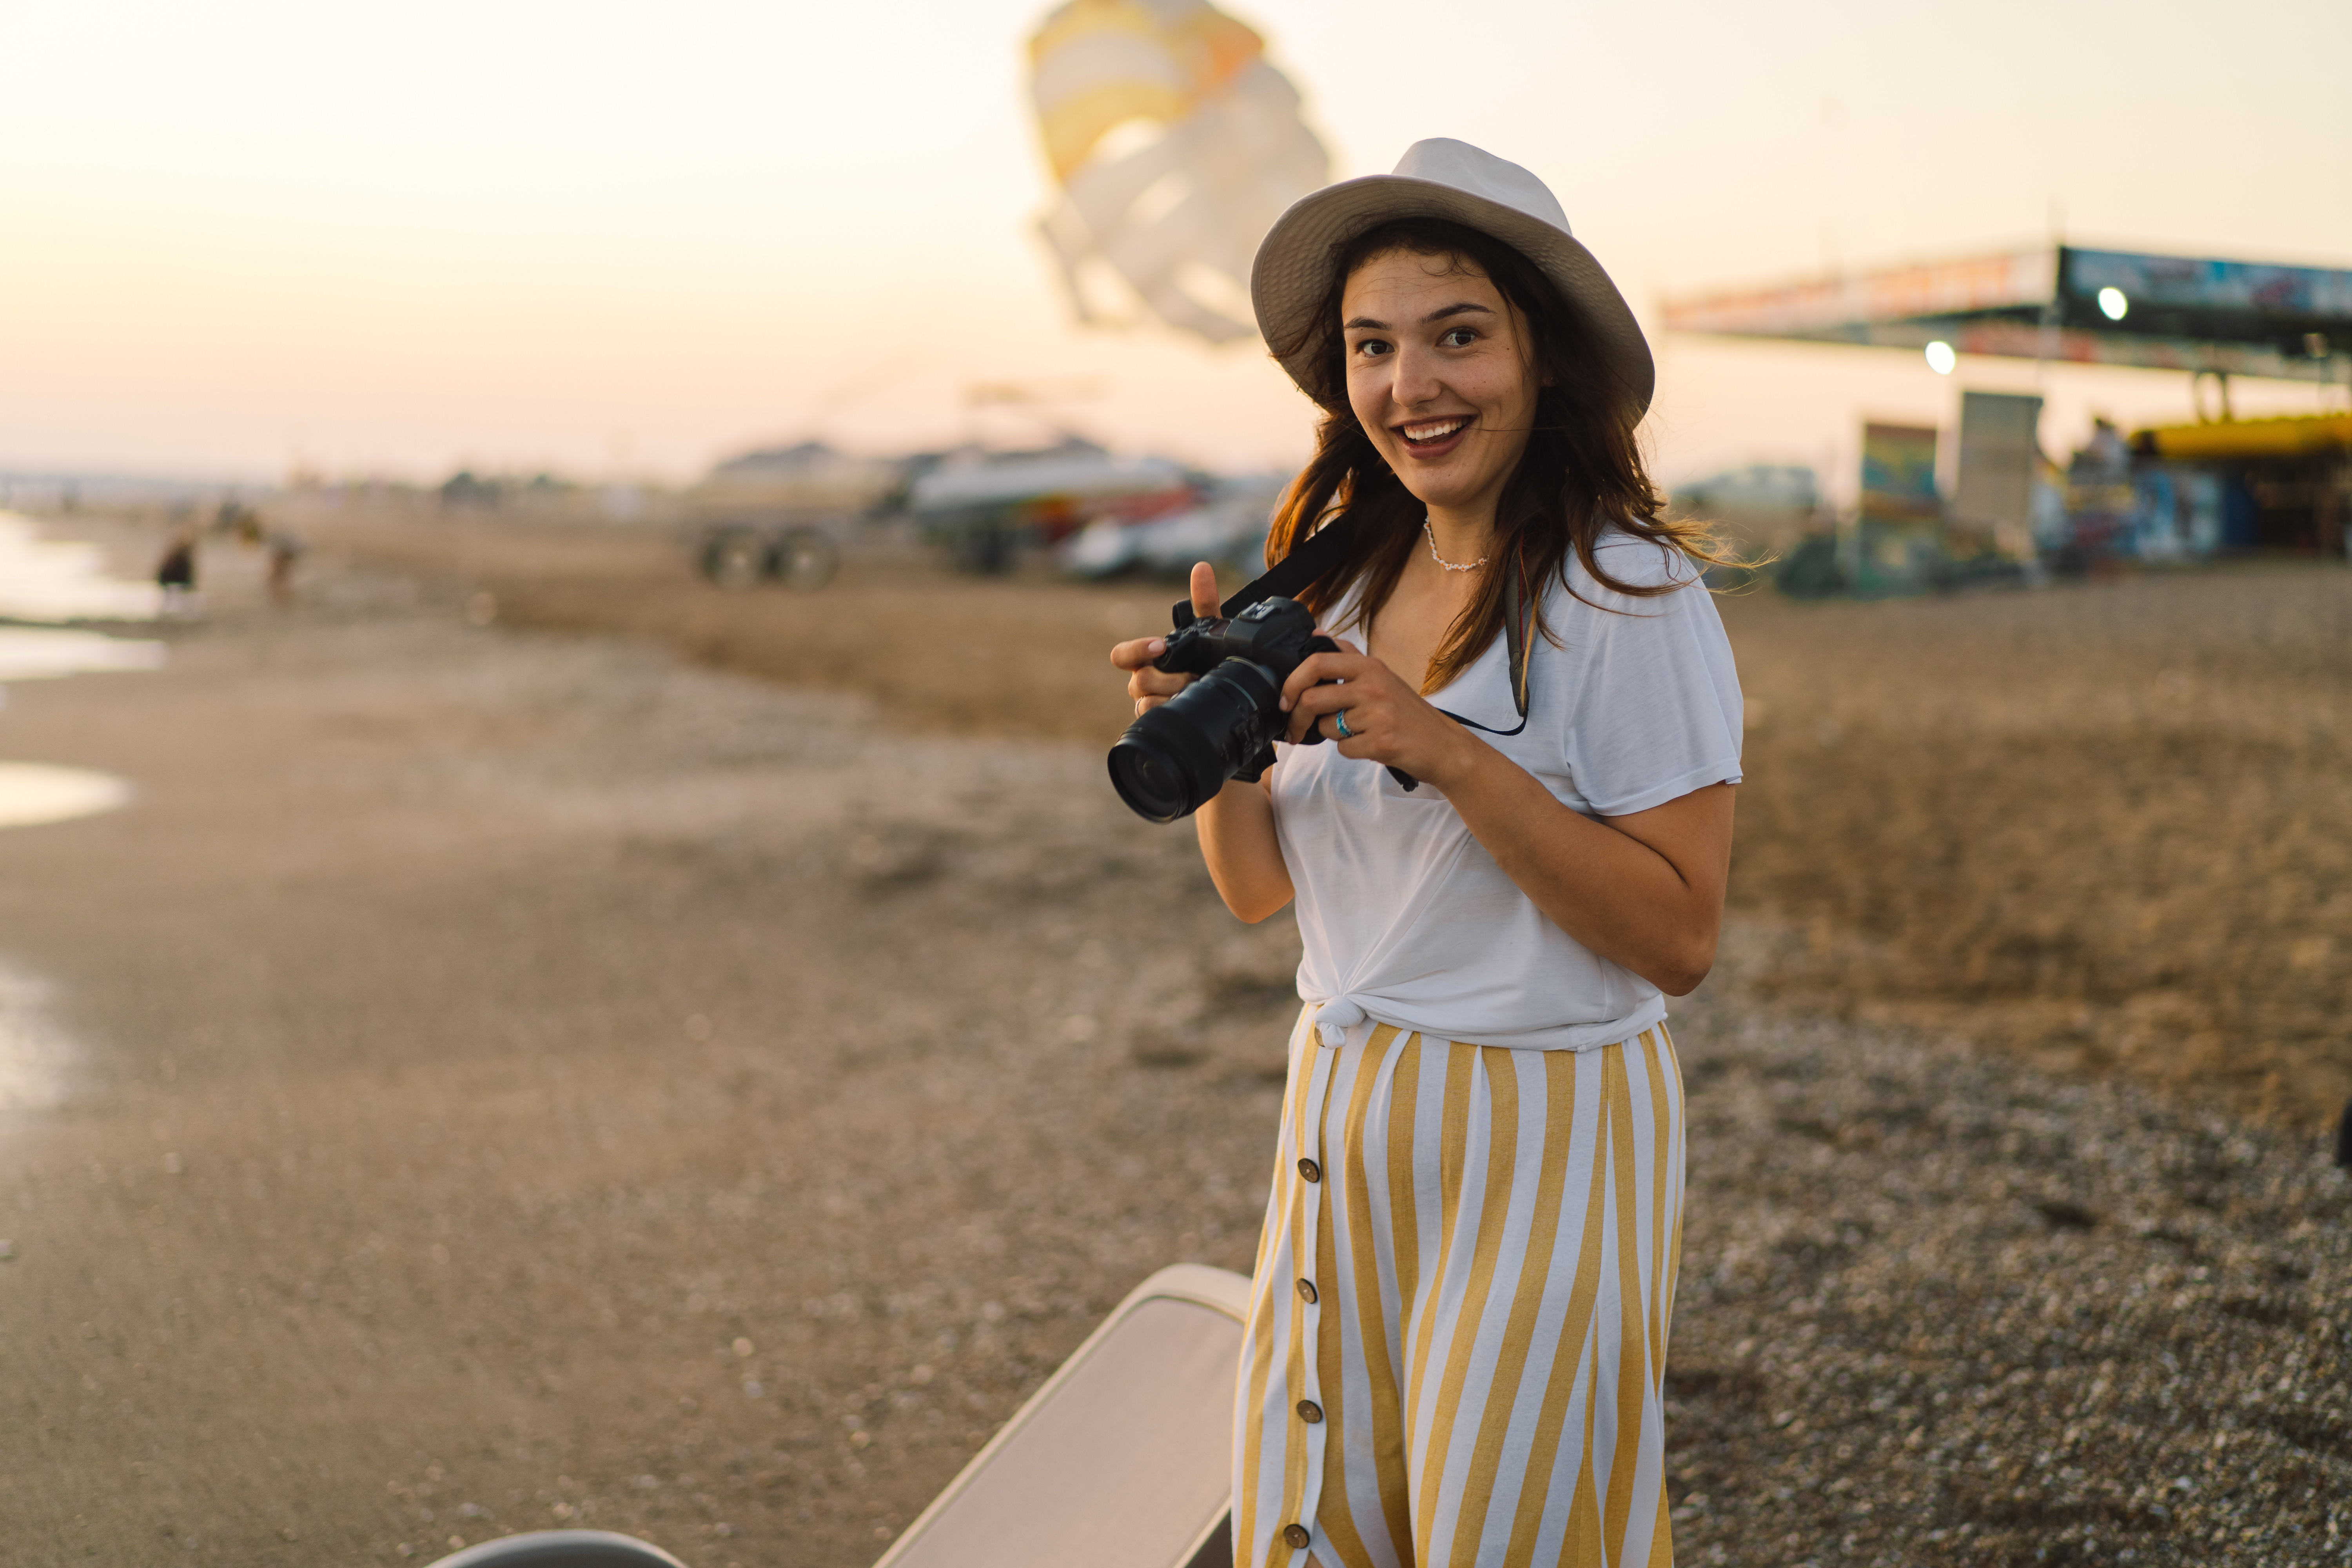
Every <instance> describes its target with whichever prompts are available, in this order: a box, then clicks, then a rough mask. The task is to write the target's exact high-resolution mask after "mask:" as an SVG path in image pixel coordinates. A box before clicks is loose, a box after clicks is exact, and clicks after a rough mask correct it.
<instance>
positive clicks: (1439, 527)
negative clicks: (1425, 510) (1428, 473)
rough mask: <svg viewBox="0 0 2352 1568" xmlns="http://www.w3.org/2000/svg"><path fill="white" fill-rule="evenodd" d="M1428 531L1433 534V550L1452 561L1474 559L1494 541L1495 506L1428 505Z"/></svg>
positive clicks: (1490, 504) (1491, 504)
mask: <svg viewBox="0 0 2352 1568" xmlns="http://www.w3.org/2000/svg"><path fill="white" fill-rule="evenodd" d="M1429 531H1431V532H1432V533H1433V534H1434V535H1436V537H1437V552H1438V553H1439V554H1440V555H1443V556H1444V557H1446V558H1447V559H1448V560H1453V561H1475V560H1476V559H1478V557H1479V556H1481V555H1484V554H1485V553H1486V547H1487V546H1488V545H1489V544H1491V543H1493V542H1494V541H1495V507H1494V503H1493V502H1491V501H1489V502H1488V503H1486V505H1485V506H1467V507H1436V506H1433V507H1431V508H1430V509H1429Z"/></svg>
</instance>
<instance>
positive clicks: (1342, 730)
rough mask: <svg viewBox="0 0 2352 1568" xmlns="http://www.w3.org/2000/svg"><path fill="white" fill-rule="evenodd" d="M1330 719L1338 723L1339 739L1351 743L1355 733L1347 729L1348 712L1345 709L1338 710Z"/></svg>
mask: <svg viewBox="0 0 2352 1568" xmlns="http://www.w3.org/2000/svg"><path fill="white" fill-rule="evenodd" d="M1332 717H1333V718H1335V719H1337V720H1338V721H1339V739H1341V740H1343V741H1352V740H1354V739H1355V738H1356V736H1355V731H1351V730H1349V728H1348V710H1346V709H1345V708H1342V709H1339V710H1338V711H1337V712H1335V713H1333V714H1332Z"/></svg>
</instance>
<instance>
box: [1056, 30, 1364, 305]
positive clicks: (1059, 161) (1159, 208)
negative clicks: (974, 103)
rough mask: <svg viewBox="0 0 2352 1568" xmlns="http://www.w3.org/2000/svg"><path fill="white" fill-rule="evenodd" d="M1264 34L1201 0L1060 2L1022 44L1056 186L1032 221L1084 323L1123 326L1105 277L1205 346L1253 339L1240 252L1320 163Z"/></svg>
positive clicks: (1311, 179)
mask: <svg viewBox="0 0 2352 1568" xmlns="http://www.w3.org/2000/svg"><path fill="white" fill-rule="evenodd" d="M1264 50H1265V42H1264V40H1263V39H1261V38H1260V37H1258V35H1257V34H1256V33H1255V32H1254V31H1252V30H1251V29H1250V28H1249V27H1248V26H1244V24H1243V23H1241V22H1239V21H1236V20H1235V19H1234V18H1233V17H1231V16H1226V15H1225V14H1224V13H1223V12H1222V11H1220V10H1218V9H1217V8H1216V7H1215V6H1213V5H1208V4H1206V3H1205V0H1068V3H1067V4H1066V5H1062V6H1060V7H1059V8H1057V9H1056V10H1055V11H1054V12H1053V13H1052V14H1051V15H1049V16H1046V18H1045V22H1044V24H1043V25H1042V26H1039V28H1038V29H1037V32H1036V35H1035V36H1034V37H1032V38H1031V39H1030V40H1029V59H1030V92H1031V96H1032V97H1033V99H1034V101H1035V103H1036V108H1037V119H1038V127H1039V130H1040V132H1042V134H1043V136H1044V139H1045V157H1046V161H1047V162H1048V163H1050V164H1051V165H1052V167H1053V171H1054V177H1055V181H1056V182H1057V183H1058V184H1060V187H1061V194H1060V195H1059V197H1058V199H1056V201H1055V204H1054V205H1053V208H1052V210H1050V211H1049V212H1047V213H1046V214H1045V217H1044V218H1043V219H1041V220H1040V222H1039V228H1040V229H1041V231H1042V232H1043V233H1044V236H1045V242H1046V244H1047V246H1048V247H1051V249H1052V250H1053V253H1054V256H1055V259H1056V260H1057V261H1058V262H1059V263H1060V264H1061V270H1062V276H1063V280H1064V282H1065V283H1066V285H1067V286H1068V289H1069V291H1070V299H1071V302H1072V304H1073V306H1074V307H1075V308H1076V311H1077V315H1078V319H1079V320H1081V321H1089V322H1097V323H1107V322H1116V321H1122V320H1123V319H1125V317H1126V316H1129V315H1131V313H1132V312H1131V311H1129V312H1121V311H1119V310H1118V308H1117V307H1115V306H1110V307H1107V306H1106V304H1105V303H1104V302H1103V300H1102V299H1101V297H1100V296H1101V294H1102V292H1103V290H1102V287H1101V284H1102V276H1101V275H1102V274H1103V273H1105V272H1108V273H1109V274H1112V275H1114V276H1115V277H1116V278H1117V279H1120V280H1122V281H1123V282H1124V284H1125V286H1126V288H1127V289H1130V290H1132V292H1133V294H1134V296H1135V298H1136V299H1138V300H1140V301H1141V302H1142V305H1143V307H1144V309H1145V310H1149V311H1150V314H1151V315H1153V316H1155V317H1157V318H1158V319H1159V320H1160V321H1163V322H1165V323H1166V324H1167V325H1169V326H1171V327H1174V328H1177V329H1179V330H1180V331H1190V332H1196V333H1198V334H1199V335H1201V336H1202V337H1204V338H1206V339H1208V340H1209V341H1210V342H1214V343H1223V342H1234V341H1236V340H1238V339H1242V338H1246V337H1251V336H1254V335H1255V332H1256V330H1257V329H1256V327H1255V323H1254V320H1253V318H1252V315H1251V313H1250V308H1249V281H1248V280H1249V268H1250V259H1251V258H1252V257H1253V256H1255V254H1256V251H1257V245H1258V241H1259V240H1260V239H1262V238H1264V237H1265V232H1266V230H1267V229H1269V228H1271V227H1273V226H1274V220H1275V219H1276V218H1277V217H1279V216H1282V213H1283V210H1284V209H1285V208H1286V207H1287V206H1289V205H1290V204H1291V203H1293V202H1295V201H1297V199H1298V198H1299V197H1300V196H1303V195H1306V194H1307V192H1309V191H1312V190H1315V189H1317V188H1318V187H1319V186H1321V185H1322V184H1325V183H1326V181H1327V180H1328V176H1329V173H1330V159H1329V157H1328V155H1327V154H1326V153H1325V152H1324V150H1323V144H1322V143H1321V142H1318V141H1317V140H1316V138H1315V133H1314V132H1312V131H1309V130H1308V129H1307V125H1306V123H1305V121H1302V120H1301V119H1300V118H1299V99H1298V93H1297V89H1294V88H1293V87H1292V86H1291V85H1290V83H1289V82H1288V81H1287V80H1286V79H1285V78H1284V77H1283V75H1282V73H1281V72H1279V71H1277V70H1276V69H1275V68H1273V67H1272V66H1270V65H1268V64H1266V63H1265V57H1264Z"/></svg>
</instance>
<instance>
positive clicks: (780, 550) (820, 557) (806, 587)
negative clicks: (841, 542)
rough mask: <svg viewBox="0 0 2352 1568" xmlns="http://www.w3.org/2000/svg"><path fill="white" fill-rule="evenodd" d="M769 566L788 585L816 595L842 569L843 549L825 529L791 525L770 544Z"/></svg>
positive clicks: (774, 576)
mask: <svg viewBox="0 0 2352 1568" xmlns="http://www.w3.org/2000/svg"><path fill="white" fill-rule="evenodd" d="M765 565H766V570H767V574H768V575H769V576H770V577H772V578H773V579H774V580H775V581H777V582H779V583H782V584H783V585H784V586H785V587H787V588H792V589H796V590H798V591H799V592H801V593H803V594H814V593H815V592H816V591H817V590H818V589H819V588H822V587H824V585H825V584H827V583H830V582H832V581H833V578H834V574H835V573H836V572H839V571H840V570H841V551H840V549H839V548H838V547H837V546H835V543H834V542H833V536H832V535H831V534H829V533H827V532H825V531H824V530H823V529H821V528H788V529H786V530H785V531H783V532H782V534H780V535H778V536H777V537H776V539H775V541H774V542H772V543H771V544H770V545H769V546H768V554H767V560H766V563H765Z"/></svg>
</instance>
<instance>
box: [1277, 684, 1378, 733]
mask: <svg viewBox="0 0 2352 1568" xmlns="http://www.w3.org/2000/svg"><path fill="white" fill-rule="evenodd" d="M1346 690H1347V688H1345V687H1342V686H1318V687H1315V688H1312V689H1310V690H1308V691H1307V694H1306V695H1305V696H1304V697H1302V698H1300V699H1299V702H1298V706H1297V710H1295V711H1293V712H1292V714H1291V715H1290V723H1289V724H1288V726H1287V727H1286V733H1287V735H1288V738H1289V740H1290V743H1291V744H1292V745H1294V746H1295V745H1297V744H1298V743H1299V742H1301V741H1303V740H1305V739H1306V738H1307V732H1308V731H1312V730H1314V729H1316V728H1317V727H1318V726H1320V728H1321V730H1322V732H1323V734H1324V735H1325V736H1326V737H1329V738H1334V739H1336V738H1337V737H1336V735H1335V734H1334V731H1333V730H1332V727H1331V725H1329V724H1327V723H1324V721H1325V720H1327V719H1328V718H1330V717H1331V715H1333V714H1334V713H1337V712H1338V711H1339V710H1340V709H1341V708H1344V707H1346V706H1347V705H1348V699H1347V698H1346V696H1344V695H1343V693H1344V692H1345V691H1346ZM1359 717H1360V714H1355V715H1350V716H1349V720H1348V727H1349V729H1351V730H1352V729H1357V728H1360V726H1359V725H1358V723H1357V719H1358V718H1359Z"/></svg>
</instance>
